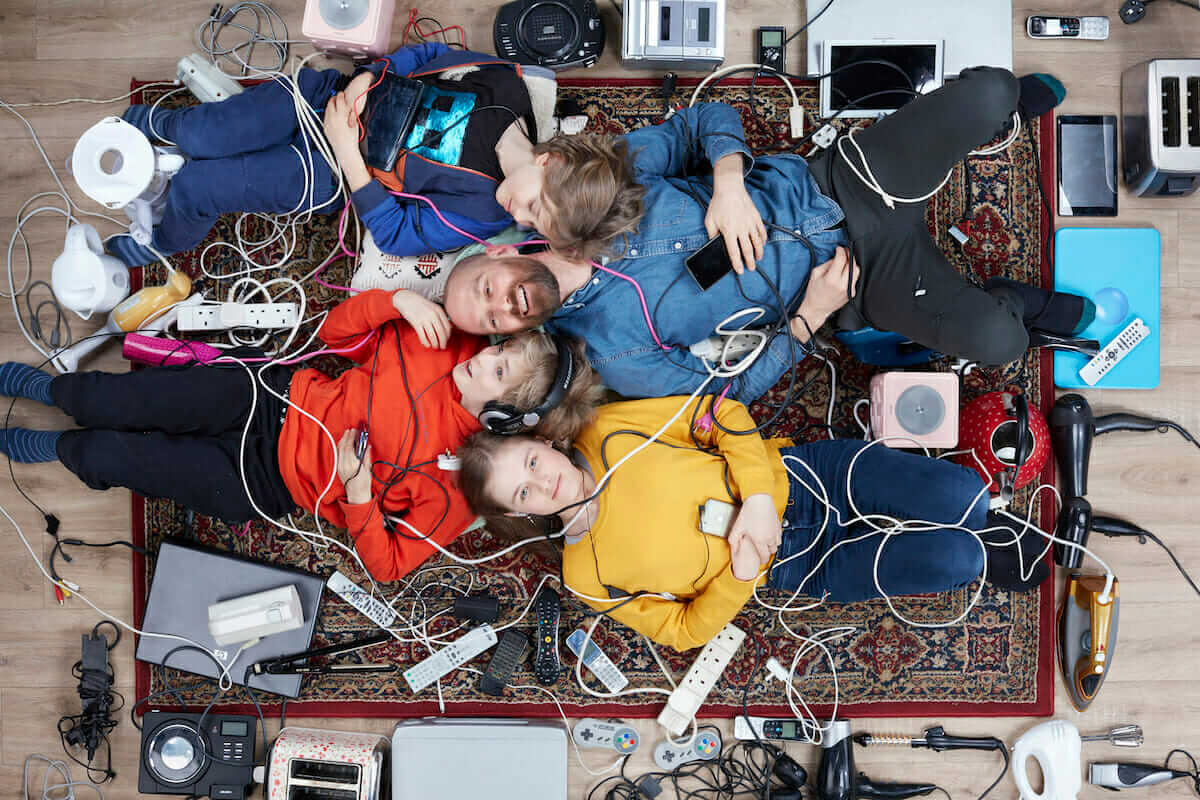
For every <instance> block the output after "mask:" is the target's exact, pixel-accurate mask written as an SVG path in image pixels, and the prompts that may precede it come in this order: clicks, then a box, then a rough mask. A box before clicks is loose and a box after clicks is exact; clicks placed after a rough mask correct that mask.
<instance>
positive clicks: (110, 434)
mask: <svg viewBox="0 0 1200 800" xmlns="http://www.w3.org/2000/svg"><path fill="white" fill-rule="evenodd" d="M264 377H265V378H266V380H267V382H268V384H269V385H271V386H272V388H274V389H275V390H276V391H282V390H283V389H284V388H285V387H286V386H287V385H288V380H289V378H290V372H286V371H283V370H277V371H274V372H272V371H270V370H269V371H268V372H267V374H266V375H265V376H264ZM250 380H251V379H250V376H249V375H248V374H247V373H246V371H245V370H244V369H242V368H241V367H239V366H234V367H207V366H191V367H153V368H150V369H142V370H138V371H136V372H127V373H120V374H111V373H106V372H81V373H67V374H65V375H59V376H58V377H56V378H55V379H54V380H53V381H52V382H51V384H50V395H51V397H52V398H53V399H54V404H55V405H57V406H58V407H59V408H61V409H62V410H63V411H65V412H67V413H68V414H70V415H71V416H72V417H74V418H75V421H76V422H77V423H79V425H81V426H82V427H83V429H82V430H72V431H67V432H66V433H64V434H63V435H62V436H61V437H60V438H59V440H58V458H59V460H60V461H62V463H63V464H64V465H65V466H66V467H67V469H69V470H71V471H72V472H74V473H75V474H76V475H77V476H79V478H80V480H82V481H83V482H84V483H86V484H87V485H88V486H90V487H92V488H93V489H108V488H111V487H114V486H123V487H126V488H128V489H132V490H133V491H135V492H137V493H138V494H140V495H143V496H145V497H153V498H166V499H170V500H174V501H175V502H177V503H179V504H180V505H183V506H186V507H187V508H190V509H193V510H194V511H197V512H199V513H201V514H205V515H207V516H212V517H216V518H218V519H222V520H225V521H226V522H242V521H245V520H250V519H257V518H258V513H257V512H256V511H255V510H254V507H253V506H252V505H251V503H250V500H249V498H248V497H247V495H246V486H249V488H250V491H251V493H252V494H253V496H254V500H255V502H256V503H257V504H258V506H259V507H260V508H261V509H262V510H263V511H264V512H266V514H267V515H269V516H272V517H278V516H280V515H282V514H286V513H288V512H289V511H292V510H293V509H294V508H295V502H294V501H293V500H292V498H291V495H290V494H289V493H288V490H287V486H286V485H285V484H284V482H283V478H282V476H281V475H280V474H279V459H278V453H277V450H278V447H279V431H280V429H281V427H282V425H281V419H280V417H281V412H282V410H283V403H282V402H280V401H279V400H278V399H276V398H275V397H274V396H272V395H270V394H269V393H267V392H266V391H264V390H263V389H262V387H261V386H260V387H259V391H258V403H257V406H256V407H255V411H254V419H253V421H252V422H251V425H250V431H249V433H248V435H247V437H246V448H245V458H244V460H243V459H241V458H240V451H241V440H242V432H243V430H244V429H245V427H246V420H247V417H248V415H249V413H250V404H251V400H252V388H251V384H250ZM243 470H244V472H245V478H246V485H243V483H242V474H243Z"/></svg>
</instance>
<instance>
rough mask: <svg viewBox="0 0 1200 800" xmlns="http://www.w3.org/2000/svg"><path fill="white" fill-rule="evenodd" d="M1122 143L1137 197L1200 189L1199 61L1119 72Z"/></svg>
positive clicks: (1128, 180)
mask: <svg viewBox="0 0 1200 800" xmlns="http://www.w3.org/2000/svg"><path fill="white" fill-rule="evenodd" d="M1121 140H1122V150H1123V157H1124V161H1123V166H1124V174H1125V184H1126V185H1127V186H1128V187H1129V191H1131V192H1133V193H1134V194H1135V195H1138V196H1140V197H1145V196H1158V197H1175V196H1183V195H1189V194H1191V193H1192V192H1194V191H1196V189H1197V188H1200V58H1156V59H1152V60H1150V61H1143V62H1142V63H1141V64H1137V65H1136V66H1132V67H1130V68H1129V69H1127V70H1125V71H1124V72H1123V73H1121Z"/></svg>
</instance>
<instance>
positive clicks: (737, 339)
mask: <svg viewBox="0 0 1200 800" xmlns="http://www.w3.org/2000/svg"><path fill="white" fill-rule="evenodd" d="M762 339H763V334H761V333H758V332H755V333H733V334H728V335H726V336H709V337H708V338H707V339H701V340H700V341H698V342H696V343H695V344H694V345H692V346H691V347H689V348H688V351H689V352H690V353H691V354H692V355H694V356H696V357H697V358H705V359H708V360H709V361H711V362H713V363H714V364H715V363H718V362H719V361H720V359H721V358H722V356H723V357H724V358H725V359H726V360H729V361H736V360H738V359H739V358H741V357H742V356H744V355H745V354H746V353H749V352H750V351H751V350H753V349H754V348H756V347H758V345H759V343H760V342H761V341H762Z"/></svg>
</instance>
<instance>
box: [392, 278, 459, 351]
mask: <svg viewBox="0 0 1200 800" xmlns="http://www.w3.org/2000/svg"><path fill="white" fill-rule="evenodd" d="M392 305H393V306H395V307H396V310H397V311H398V312H400V316H402V317H404V319H405V320H406V321H407V322H408V324H409V325H412V327H413V330H415V331H416V332H417V338H418V339H420V340H421V344H423V345H425V346H426V347H435V348H437V349H438V350H444V349H445V347H446V344H447V343H448V342H449V341H450V330H451V328H450V317H448V316H446V309H444V308H442V307H441V306H439V305H438V304H437V303H435V302H433V301H432V300H429V299H428V298H425V297H422V296H421V295H419V294H417V293H416V292H410V291H409V290H408V289H400V290H399V291H397V292H396V293H395V294H393V295H392Z"/></svg>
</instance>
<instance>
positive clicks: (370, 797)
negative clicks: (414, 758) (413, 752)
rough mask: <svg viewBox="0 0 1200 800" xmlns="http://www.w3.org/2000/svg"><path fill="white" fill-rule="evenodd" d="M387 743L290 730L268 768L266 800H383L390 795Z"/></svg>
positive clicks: (263, 779)
mask: <svg viewBox="0 0 1200 800" xmlns="http://www.w3.org/2000/svg"><path fill="white" fill-rule="evenodd" d="M387 767H388V740H387V738H386V737H384V736H380V735H379V734H375V733H350V732H347V731H329V730H318V729H315V728H295V727H290V726H289V727H287V728H284V729H283V730H281V731H280V732H279V736H278V737H276V739H275V742H274V744H272V745H271V752H270V754H269V755H268V756H267V764H266V767H265V768H263V767H258V768H257V769H256V770H255V780H256V781H258V782H259V783H262V784H263V798H264V800H380V798H381V797H384V796H386V794H387V784H386V783H385V780H386V772H387Z"/></svg>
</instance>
